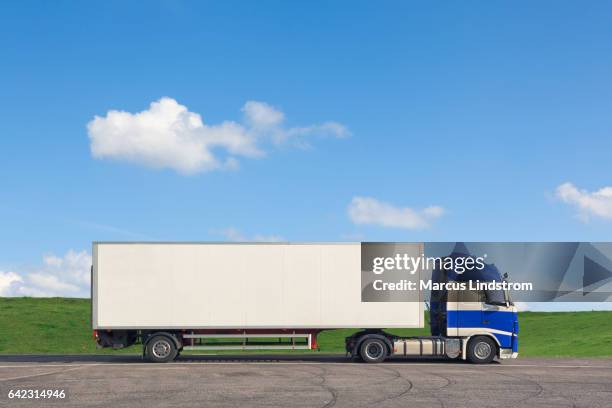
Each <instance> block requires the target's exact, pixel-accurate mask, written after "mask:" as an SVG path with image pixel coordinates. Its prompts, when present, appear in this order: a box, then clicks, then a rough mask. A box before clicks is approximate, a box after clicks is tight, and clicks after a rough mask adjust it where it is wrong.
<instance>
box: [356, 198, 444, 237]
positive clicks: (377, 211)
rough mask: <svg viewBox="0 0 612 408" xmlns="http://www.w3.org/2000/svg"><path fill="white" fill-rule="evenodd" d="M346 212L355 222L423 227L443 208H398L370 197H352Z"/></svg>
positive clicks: (412, 227)
mask: <svg viewBox="0 0 612 408" xmlns="http://www.w3.org/2000/svg"><path fill="white" fill-rule="evenodd" d="M348 214H349V217H350V219H351V221H353V223H355V224H363V225H378V226H382V227H392V228H405V229H423V228H427V227H429V226H430V224H431V222H432V221H434V220H435V219H436V218H439V217H441V216H442V215H443V214H444V209H443V208H442V207H438V206H430V207H427V208H424V209H422V210H415V209H412V208H409V207H404V208H399V207H395V206H393V205H391V204H388V203H384V202H382V201H378V200H377V199H375V198H372V197H354V198H353V200H352V201H351V203H350V205H349V207H348Z"/></svg>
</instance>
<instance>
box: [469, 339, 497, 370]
mask: <svg viewBox="0 0 612 408" xmlns="http://www.w3.org/2000/svg"><path fill="white" fill-rule="evenodd" d="M496 353H497V345H496V344H495V342H494V341H493V340H491V338H490V337H486V336H477V337H474V338H472V339H470V342H469V343H468V347H467V358H468V361H469V362H470V363H473V364H488V363H490V362H491V361H493V359H494V358H495V354H496Z"/></svg>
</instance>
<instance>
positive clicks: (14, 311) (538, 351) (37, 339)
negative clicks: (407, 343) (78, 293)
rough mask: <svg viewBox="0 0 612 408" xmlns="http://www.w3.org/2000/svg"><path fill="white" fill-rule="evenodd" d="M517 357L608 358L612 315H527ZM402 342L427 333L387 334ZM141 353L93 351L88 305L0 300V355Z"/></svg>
mask: <svg viewBox="0 0 612 408" xmlns="http://www.w3.org/2000/svg"><path fill="white" fill-rule="evenodd" d="M519 323H520V334H519V352H520V354H521V356H548V357H554V356H559V357H561V356H564V357H570V356H574V357H587V356H588V357H595V356H612V312H556V313H544V312H538V313H533V312H525V313H521V314H520V316H519ZM354 331H355V330H351V329H342V330H329V331H324V332H323V333H321V334H320V335H319V346H320V352H323V353H343V352H344V338H345V337H346V336H348V335H350V334H351V333H353V332H354ZM389 331H390V332H391V333H395V334H398V335H403V336H418V335H427V334H428V329H426V328H424V329H397V330H389ZM83 353H105V354H107V353H138V354H139V353H141V348H140V346H134V347H130V348H128V349H125V350H119V351H115V350H109V349H104V350H99V349H96V345H95V343H94V340H93V337H92V330H91V323H90V301H89V299H66V298H44V299H34V298H0V354H83Z"/></svg>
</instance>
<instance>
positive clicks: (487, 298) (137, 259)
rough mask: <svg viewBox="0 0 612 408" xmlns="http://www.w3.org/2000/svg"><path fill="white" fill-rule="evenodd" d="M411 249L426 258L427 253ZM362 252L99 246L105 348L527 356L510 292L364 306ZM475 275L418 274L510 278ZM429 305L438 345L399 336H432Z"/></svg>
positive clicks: (340, 246) (161, 358)
mask: <svg viewBox="0 0 612 408" xmlns="http://www.w3.org/2000/svg"><path fill="white" fill-rule="evenodd" d="M408 245H412V246H411V247H410V248H414V252H415V253H420V252H422V247H423V244H421V243H414V244H408ZM362 246H364V243H251V242H249V243H207V242H203V243H179V242H166V243H163V242H159V243H150V242H94V243H93V250H92V258H93V262H92V263H93V265H92V268H91V269H92V270H91V273H92V293H91V296H92V319H91V321H92V326H93V330H94V338H95V341H96V343H97V345H98V347H102V348H104V347H112V348H115V349H119V348H125V347H129V346H132V345H134V344H142V347H143V357H144V358H145V359H147V360H148V361H151V362H169V361H172V360H174V359H175V358H176V357H177V356H178V355H179V354H180V353H181V352H182V351H188V350H198V351H206V352H209V351H213V350H234V351H242V350H316V349H318V343H317V335H318V334H319V333H321V332H322V331H324V330H331V329H348V328H350V329H357V331H356V332H355V333H354V334H352V335H351V336H349V337H347V338H346V339H345V349H346V352H347V356H349V357H351V358H352V359H354V360H358V361H363V362H366V363H380V362H383V361H384V360H386V359H387V358H389V357H391V356H395V357H407V358H410V357H419V356H429V357H445V358H448V359H458V360H467V361H469V362H472V363H477V364H478V363H489V362H491V361H493V360H494V359H495V358H499V359H505V358H516V357H517V355H518V318H517V310H516V307H515V306H514V305H513V303H512V301H511V299H510V297H509V294H508V293H507V291H499V290H492V291H487V290H455V289H453V288H445V289H436V290H431V291H430V293H428V298H427V299H426V298H425V294H424V293H422V292H419V294H418V297H417V299H416V301H397V299H393V298H390V299H387V300H386V301H385V300H383V301H363V300H364V299H363V286H362V283H363V282H362V278H361V277H362V274H363V269H364V266H363V263H364V261H363V259H364V258H363V253H364V252H363V250H362ZM460 255H462V254H460V253H458V252H456V251H455V252H453V253H452V254H449V257H458V256H460ZM473 272H474V273H471V274H469V273H463V274H457V273H455V271H453V270H450V269H448V268H443V267H440V268H435V269H433V270H431V271H426V270H423V269H419V270H418V271H415V273H416V275H414V277H415V278H417V279H423V278H424V275H426V274H428V273H429V274H431V280H432V282H434V283H444V282H449V281H460V280H467V279H477V280H480V281H495V280H497V281H499V280H502V279H504V278H502V277H501V276H500V274H499V271H497V269H496V268H495V266H494V265H487V267H486V268H484V269H482V270H478V271H473ZM442 286H445V285H442ZM446 286H449V285H446ZM426 305H427V307H428V308H429V314H428V315H429V322H428V324H429V326H430V328H431V335H430V336H418V337H403V336H398V335H394V334H392V331H393V329H397V328H423V327H425V325H426V324H427V322H426V311H425V309H426Z"/></svg>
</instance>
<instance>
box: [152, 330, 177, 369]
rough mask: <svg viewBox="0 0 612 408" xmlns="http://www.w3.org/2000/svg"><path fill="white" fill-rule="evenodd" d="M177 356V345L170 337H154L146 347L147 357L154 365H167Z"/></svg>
mask: <svg viewBox="0 0 612 408" xmlns="http://www.w3.org/2000/svg"><path fill="white" fill-rule="evenodd" d="M177 354H178V350H177V348H176V344H175V343H174V341H173V340H172V339H171V338H169V337H168V336H154V337H153V338H152V339H151V340H149V341H148V342H147V345H146V347H145V357H146V358H147V360H149V361H151V362H153V363H167V362H168V361H172V360H174V359H175V358H176V356H177Z"/></svg>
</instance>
